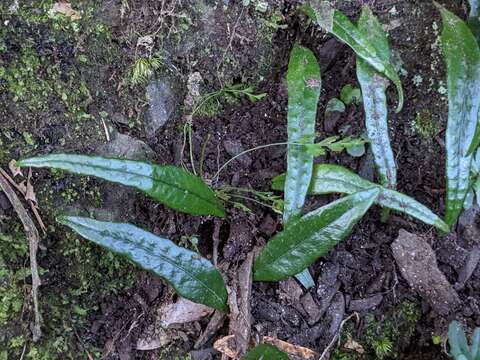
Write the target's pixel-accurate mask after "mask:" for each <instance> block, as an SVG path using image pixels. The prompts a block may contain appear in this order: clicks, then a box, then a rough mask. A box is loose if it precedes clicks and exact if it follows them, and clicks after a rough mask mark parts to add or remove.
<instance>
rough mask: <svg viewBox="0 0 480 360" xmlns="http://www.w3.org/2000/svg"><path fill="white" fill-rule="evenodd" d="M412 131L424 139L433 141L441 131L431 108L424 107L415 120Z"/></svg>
mask: <svg viewBox="0 0 480 360" xmlns="http://www.w3.org/2000/svg"><path fill="white" fill-rule="evenodd" d="M412 131H413V132H414V133H415V134H417V135H419V136H420V137H422V138H423V139H424V140H426V141H428V142H431V141H432V139H433V138H434V137H435V136H436V135H437V134H438V133H439V131H440V128H439V126H437V124H435V123H434V120H433V116H432V113H431V112H430V110H428V109H422V110H421V111H420V112H419V113H417V116H416V117H415V119H414V120H413V123H412Z"/></svg>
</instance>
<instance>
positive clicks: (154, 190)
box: [19, 154, 225, 217]
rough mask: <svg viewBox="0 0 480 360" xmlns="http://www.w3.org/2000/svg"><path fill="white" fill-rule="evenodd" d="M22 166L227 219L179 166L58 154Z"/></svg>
mask: <svg viewBox="0 0 480 360" xmlns="http://www.w3.org/2000/svg"><path fill="white" fill-rule="evenodd" d="M19 166H22V167H26V166H30V167H50V168H55V169H61V170H65V171H69V172H73V173H76V174H80V175H88V176H96V177H98V178H101V179H104V180H107V181H111V182H115V183H119V184H122V185H126V186H131V187H134V188H136V189H138V190H140V191H142V192H144V193H145V194H147V195H149V196H151V197H152V198H153V199H155V200H157V201H158V202H160V203H162V204H165V205H167V206H168V207H171V208H173V209H175V210H178V211H182V212H184V213H187V214H192V215H215V216H221V217H223V216H225V210H224V208H223V204H222V202H221V201H220V200H219V199H218V198H217V197H216V196H215V193H214V192H213V190H212V189H210V188H209V187H208V186H207V185H206V184H205V183H204V182H203V181H202V179H200V178H199V177H196V176H194V175H192V174H190V173H188V172H186V171H184V170H182V169H180V168H177V167H175V166H171V165H166V166H159V165H153V164H149V163H146V162H140V161H132V160H123V159H110V158H103V157H97V156H85V155H73V154H72V155H69V154H55V155H47V156H39V157H36V158H31V159H25V160H21V161H20V162H19Z"/></svg>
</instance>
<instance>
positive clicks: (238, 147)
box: [223, 139, 252, 167]
mask: <svg viewBox="0 0 480 360" xmlns="http://www.w3.org/2000/svg"><path fill="white" fill-rule="evenodd" d="M223 147H224V148H225V151H226V152H227V153H228V155H230V156H232V157H233V156H237V155H238V154H240V153H242V152H243V151H245V148H244V147H243V145H242V143H241V141H239V140H231V139H229V140H225V141H224V142H223ZM237 161H238V162H239V163H241V164H242V165H244V166H246V167H249V166H250V165H251V164H252V158H251V157H250V156H249V155H243V156H239V157H238V158H237Z"/></svg>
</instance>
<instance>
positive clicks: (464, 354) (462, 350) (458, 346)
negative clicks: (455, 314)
mask: <svg viewBox="0 0 480 360" xmlns="http://www.w3.org/2000/svg"><path fill="white" fill-rule="evenodd" d="M448 343H449V345H450V354H451V355H452V356H453V358H454V359H465V360H474V359H473V358H472V357H471V354H470V348H469V346H468V342H467V338H466V336H465V332H464V331H463V327H462V325H460V323H459V322H458V321H452V322H451V323H450V325H449V327H448Z"/></svg>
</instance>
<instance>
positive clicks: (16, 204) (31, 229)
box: [0, 169, 42, 341]
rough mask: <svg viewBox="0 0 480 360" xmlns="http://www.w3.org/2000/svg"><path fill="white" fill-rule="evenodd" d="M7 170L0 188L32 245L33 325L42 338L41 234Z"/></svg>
mask: <svg viewBox="0 0 480 360" xmlns="http://www.w3.org/2000/svg"><path fill="white" fill-rule="evenodd" d="M4 173H5V171H4V170H3V169H1V171H0V188H1V189H2V190H3V192H4V193H5V195H6V196H7V198H8V200H9V201H10V203H11V204H12V206H13V208H14V209H15V212H16V213H17V215H18V217H19V218H20V221H21V222H22V224H23V228H24V229H25V233H26V234H27V237H28V241H29V247H30V269H31V271H32V298H33V311H34V323H33V325H32V327H31V331H32V337H33V341H38V340H40V338H41V336H42V330H41V328H40V311H39V305H38V288H39V287H40V284H41V282H40V276H39V275H38V265H37V250H38V243H39V239H40V236H39V235H38V230H37V228H36V227H35V224H34V223H33V221H32V219H31V218H30V216H29V215H28V213H27V210H25V208H24V207H23V205H22V202H21V201H20V199H19V198H18V196H17V194H15V191H14V190H13V189H12V187H11V186H10V185H9V183H8V180H7V179H6V178H5V177H4V176H3V175H2V174H4Z"/></svg>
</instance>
